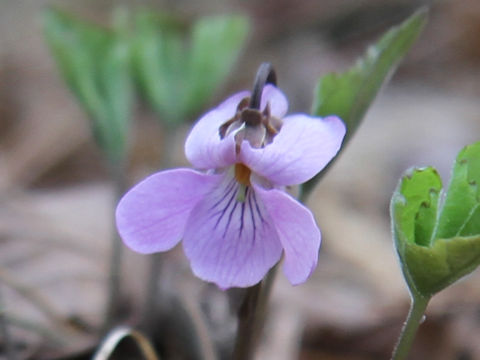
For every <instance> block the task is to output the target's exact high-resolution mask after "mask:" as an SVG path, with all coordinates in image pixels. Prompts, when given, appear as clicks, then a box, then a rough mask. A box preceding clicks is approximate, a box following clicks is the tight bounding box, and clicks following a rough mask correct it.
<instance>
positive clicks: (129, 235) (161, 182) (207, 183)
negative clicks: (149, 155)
mask: <svg viewBox="0 0 480 360" xmlns="http://www.w3.org/2000/svg"><path fill="white" fill-rule="evenodd" d="M219 180H221V177H220V176H219V175H206V174H202V173H199V172H196V171H193V170H190V169H176V170H167V171H162V172H159V173H156V174H154V175H151V176H149V177H147V178H146V179H145V180H143V181H142V182H140V183H139V184H137V185H136V186H134V187H133V188H132V189H131V190H130V191H128V192H127V193H126V194H125V195H124V196H123V198H122V199H121V200H120V202H119V204H118V206H117V211H116V222H117V229H118V232H119V233H120V236H121V237H122V239H123V241H124V243H125V245H127V246H128V247H129V248H131V249H132V250H134V251H137V252H140V253H145V254H147V253H153V252H158V251H166V250H169V249H171V248H173V247H174V246H175V245H176V244H177V243H178V242H179V241H180V240H181V238H182V235H183V232H184V230H185V224H186V222H187V218H188V215H189V214H190V211H191V210H192V209H193V208H194V206H195V205H196V204H197V203H198V201H199V200H200V199H201V198H202V197H203V196H205V193H207V192H209V191H211V189H212V188H213V187H214V186H216V185H217V184H218V182H219Z"/></svg>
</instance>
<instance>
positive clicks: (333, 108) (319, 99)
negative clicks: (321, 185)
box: [303, 9, 427, 192]
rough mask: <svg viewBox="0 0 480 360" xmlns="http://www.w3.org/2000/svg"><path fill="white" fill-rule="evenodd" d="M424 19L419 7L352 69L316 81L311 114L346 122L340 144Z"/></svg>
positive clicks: (306, 187)
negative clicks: (345, 130) (336, 118)
mask: <svg viewBox="0 0 480 360" xmlns="http://www.w3.org/2000/svg"><path fill="white" fill-rule="evenodd" d="M426 21H427V10H426V9H421V10H418V11H417V12H415V13H414V14H413V15H412V16H411V17H410V18H408V19H407V20H405V21H404V22H403V23H402V24H400V25H398V26H395V27H393V28H392V29H390V30H389V31H388V32H387V33H386V34H384V35H383V36H382V37H381V38H380V40H379V41H378V42H377V43H376V44H374V45H372V46H370V47H369V48H368V49H367V51H366V53H365V54H364V55H363V57H361V58H360V59H358V60H357V62H356V63H355V65H354V66H353V67H352V68H350V69H348V70H347V71H346V72H344V73H339V74H337V73H330V74H327V75H325V76H323V77H322V78H320V80H319V81H318V84H317V87H316V89H315V94H314V99H313V106H312V114H313V115H316V116H322V117H324V116H328V115H337V116H338V117H340V118H341V119H342V120H343V121H344V122H345V125H346V126H347V134H346V136H345V140H344V142H343V147H344V146H345V144H346V143H347V142H348V141H349V139H350V138H351V137H352V135H353V134H354V133H355V131H356V130H357V128H358V126H359V125H360V123H361V121H362V119H363V117H364V116H365V113H366V112H367V110H368V108H369V107H370V105H371V104H372V102H373V100H374V99H375V97H376V96H377V94H378V93H379V91H380V89H381V88H382V86H383V85H384V84H385V83H386V82H387V81H388V79H389V78H390V77H391V76H392V74H393V73H394V72H395V70H396V67H397V65H398V64H399V62H400V61H401V60H402V59H403V58H404V56H405V55H406V54H407V52H408V50H409V49H410V48H411V46H412V45H413V43H414V42H415V40H416V39H417V37H418V35H419V34H420V32H421V31H422V29H423V27H424V26H425V24H426ZM323 173H324V172H322V173H320V175H317V176H316V177H314V178H313V179H312V180H310V181H309V182H307V183H305V184H304V186H303V191H304V192H309V191H311V190H312V188H313V187H314V186H315V184H316V183H317V181H318V180H319V179H320V177H321V176H322V174H323Z"/></svg>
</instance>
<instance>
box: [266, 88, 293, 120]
mask: <svg viewBox="0 0 480 360" xmlns="http://www.w3.org/2000/svg"><path fill="white" fill-rule="evenodd" d="M267 103H268V104H269V105H270V114H271V115H273V116H275V117H277V118H279V119H281V118H283V117H284V116H285V114H286V113H287V110H288V101H287V97H286V96H285V95H284V94H283V92H282V91H281V90H280V89H279V88H277V87H276V86H273V85H270V84H267V85H265V87H264V88H263V91H262V100H261V102H260V110H262V111H263V109H265V106H267Z"/></svg>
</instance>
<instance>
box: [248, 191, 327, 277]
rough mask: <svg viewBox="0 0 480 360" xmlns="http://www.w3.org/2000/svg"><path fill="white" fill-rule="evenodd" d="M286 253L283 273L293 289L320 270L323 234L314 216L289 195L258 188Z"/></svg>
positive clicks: (258, 192)
mask: <svg viewBox="0 0 480 360" xmlns="http://www.w3.org/2000/svg"><path fill="white" fill-rule="evenodd" d="M254 188H255V192H256V193H257V194H258V196H259V197H260V198H261V199H262V202H263V203H264V204H265V208H266V210H267V211H268V213H269V215H270V218H271V219H272V221H273V224H274V226H275V228H276V230H277V234H278V238H279V240H280V242H281V243H282V246H283V250H284V251H285V263H284V265H283V271H284V273H285V275H286V276H287V278H288V280H289V281H290V282H291V283H292V284H293V285H298V284H301V283H303V282H305V281H306V280H307V278H308V277H309V276H310V275H311V273H312V272H313V270H315V267H316V266H317V260H318V250H319V248H320V240H321V235H320V230H319V229H318V227H317V225H316V223H315V219H314V218H313V215H312V213H311V212H310V210H308V209H307V208H306V207H305V206H303V205H302V204H300V203H299V202H298V201H296V200H295V199H293V198H292V197H291V196H290V195H288V194H287V193H285V192H283V191H280V190H277V189H272V190H265V189H262V188H261V187H260V186H257V185H254Z"/></svg>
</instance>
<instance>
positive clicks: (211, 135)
mask: <svg viewBox="0 0 480 360" xmlns="http://www.w3.org/2000/svg"><path fill="white" fill-rule="evenodd" d="M262 88H263V91H262ZM257 90H258V89H257ZM254 92H255V90H254ZM260 95H261V96H260ZM250 96H251V95H250V92H248V91H243V92H240V93H237V94H235V95H233V96H231V97H230V98H228V99H227V100H225V101H224V102H223V103H221V104H220V105H219V106H218V107H216V108H214V109H213V110H211V111H209V112H208V113H206V114H205V115H204V116H203V117H202V118H201V119H200V120H199V121H198V122H197V123H196V125H195V126H194V127H193V129H192V131H191V132H190V134H189V136H188V138H187V140H186V143H185V153H186V156H187V159H188V160H189V161H190V162H191V163H192V164H193V166H194V167H195V168H196V169H198V170H192V169H186V168H180V169H172V170H166V171H161V172H158V173H156V174H153V175H151V176H149V177H147V178H146V179H145V180H143V181H142V182H140V183H139V184H137V185H136V186H135V187H133V188H132V189H131V190H130V191H129V192H128V193H127V194H126V195H125V196H124V197H123V198H122V199H121V201H120V203H119V205H118V208H117V212H116V219H117V227H118V230H119V232H120V235H121V237H122V238H123V240H124V242H125V244H126V245H127V246H128V247H129V248H131V249H132V250H134V251H137V252H140V253H145V254H149V253H155V252H160V251H167V250H170V249H172V248H173V247H174V246H175V245H177V244H178V242H179V241H180V240H181V239H183V248H184V251H185V254H186V256H187V258H188V259H189V261H190V265H191V268H192V270H193V272H194V273H195V275H196V276H198V277H199V278H201V279H203V280H205V281H210V282H213V283H215V284H217V285H218V286H219V287H220V288H222V289H226V288H230V287H248V286H252V285H254V284H256V283H258V282H260V281H261V280H262V278H263V277H264V276H265V274H266V273H267V272H268V270H269V269H270V268H272V267H273V266H274V265H275V264H276V263H277V262H278V261H279V260H280V258H281V256H282V252H283V253H284V254H285V260H284V267H283V270H284V273H285V275H286V276H287V278H288V280H289V281H290V282H291V283H292V284H294V285H296V284H300V283H302V282H304V281H305V280H306V279H307V278H308V277H309V275H310V274H311V273H312V271H313V270H314V269H315V267H316V264H317V259H318V251H319V247H320V238H321V235H320V230H319V229H318V227H317V225H316V224H315V220H314V217H313V215H312V213H311V212H310V211H309V210H308V209H307V208H306V207H304V206H303V205H302V204H300V203H299V202H298V201H297V200H295V199H294V198H293V197H292V196H291V195H289V194H288V193H287V192H286V191H285V190H286V187H287V186H289V185H296V184H301V183H303V182H305V181H307V180H309V179H311V178H312V177H313V176H315V175H316V174H317V173H318V172H319V171H320V170H322V169H323V168H324V167H325V165H326V164H327V163H328V162H329V161H330V160H331V159H332V158H333V157H334V156H335V155H336V153H337V152H338V150H339V148H340V146H341V143H342V140H343V137H344V135H345V126H344V124H343V122H342V121H341V120H340V119H339V118H338V117H336V116H329V117H327V118H324V119H322V118H317V117H312V116H308V115H305V114H294V115H289V116H286V117H284V116H285V114H286V112H287V106H288V103H287V100H286V98H285V96H284V94H283V93H282V92H281V91H280V90H279V89H278V88H276V87H275V86H273V85H271V84H267V85H266V86H265V87H263V85H262V86H261V88H260V91H259V93H258V95H257V97H258V99H257V100H255V99H253V97H254V95H252V99H250ZM255 102H257V103H258V104H256V106H252V104H254V103H255Z"/></svg>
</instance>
